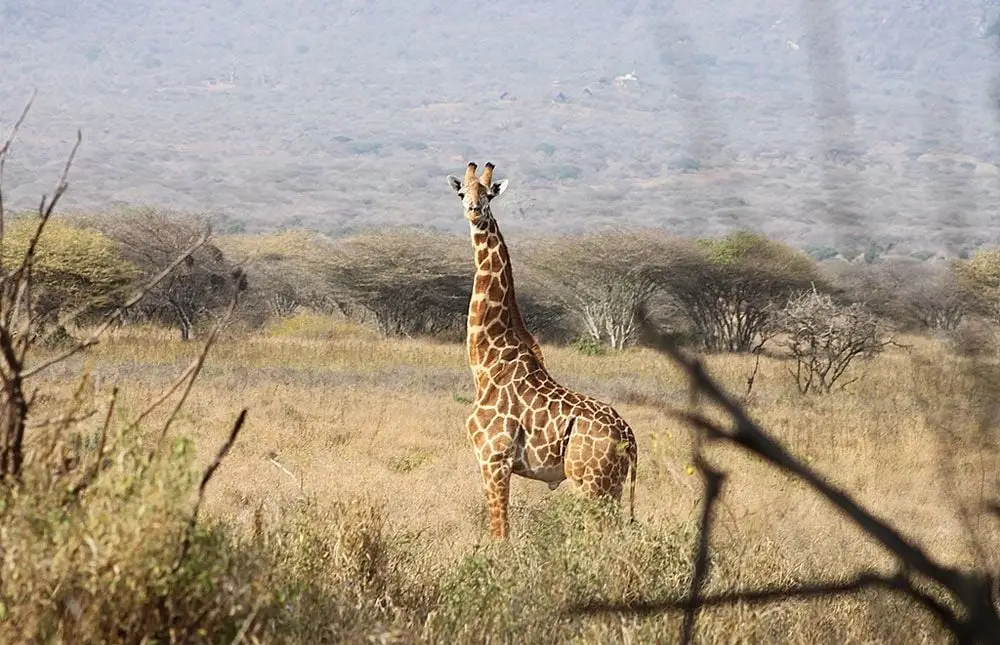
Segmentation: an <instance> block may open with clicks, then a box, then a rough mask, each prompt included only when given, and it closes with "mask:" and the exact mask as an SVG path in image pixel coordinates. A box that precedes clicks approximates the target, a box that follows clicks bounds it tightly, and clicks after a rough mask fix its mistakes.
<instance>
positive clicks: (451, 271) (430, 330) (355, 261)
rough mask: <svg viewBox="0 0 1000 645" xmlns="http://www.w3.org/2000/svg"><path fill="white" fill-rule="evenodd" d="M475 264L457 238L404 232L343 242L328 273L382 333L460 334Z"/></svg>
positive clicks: (343, 296)
mask: <svg viewBox="0 0 1000 645" xmlns="http://www.w3.org/2000/svg"><path fill="white" fill-rule="evenodd" d="M466 244H467V243H466ZM471 264H472V263H471V260H470V258H469V257H468V253H467V251H466V246H465V245H463V241H462V240H461V239H460V238H458V237H457V236H451V235H442V234H436V233H426V232H418V231H402V232H392V233H373V234H366V235H359V236H356V237H351V238H346V239H344V240H340V241H339V242H338V243H337V244H336V245H335V247H334V254H333V256H332V258H331V269H330V270H331V279H332V280H333V283H334V288H335V289H336V292H337V294H339V295H338V299H342V300H343V301H344V302H345V304H346V306H347V307H349V308H351V309H353V310H354V313H355V314H357V312H358V311H362V312H365V313H366V314H367V315H368V316H370V317H371V320H372V322H374V324H375V326H376V328H377V329H378V330H379V332H380V333H381V334H383V335H385V336H410V335H416V334H429V335H438V334H451V335H460V333H461V331H462V330H463V329H464V324H465V314H466V312H467V310H468V306H469V296H470V294H471V293H472V269H471Z"/></svg>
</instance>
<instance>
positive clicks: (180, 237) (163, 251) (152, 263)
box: [82, 207, 235, 340]
mask: <svg viewBox="0 0 1000 645" xmlns="http://www.w3.org/2000/svg"><path fill="white" fill-rule="evenodd" d="M82 221H83V222H84V223H85V224H86V225H88V226H93V227H95V228H97V229H98V230H100V231H101V232H103V233H104V234H105V235H107V236H108V237H110V238H111V239H113V240H115V241H116V242H117V243H118V244H119V246H120V248H121V253H122V256H123V257H124V258H125V259H127V260H128V261H130V262H131V263H132V264H133V265H135V266H136V267H137V268H138V269H139V272H140V276H141V277H140V280H147V279H149V277H150V276H153V275H156V274H157V273H159V272H160V271H162V270H163V268H164V267H165V266H167V265H169V264H170V263H171V262H172V261H173V259H174V258H176V257H177V256H178V255H179V254H180V253H181V252H182V251H183V250H184V249H185V248H186V247H187V246H189V245H190V244H191V242H192V241H193V240H195V239H197V238H198V236H199V235H200V233H201V231H202V230H204V228H205V224H204V223H203V222H201V221H199V219H198V218H195V217H191V216H185V215H180V214H174V213H169V212H166V211H163V210H159V209H155V208H146V207H126V208H118V209H115V210H112V211H110V212H108V213H105V214H101V215H99V216H95V217H91V218H87V219H84V220H82ZM234 269H235V267H234V265H233V264H232V263H231V262H230V261H229V260H228V259H227V258H226V256H225V254H224V253H223V252H222V250H221V249H219V247H218V246H216V245H215V244H211V243H208V244H205V245H204V246H202V247H200V248H199V249H198V250H197V251H195V252H194V253H192V254H190V255H189V256H187V257H186V258H185V260H184V262H183V263H182V265H181V266H180V267H179V270H178V271H176V272H172V273H171V274H170V275H169V276H168V277H167V279H166V280H164V281H163V282H161V283H159V284H157V285H156V287H155V288H153V289H152V290H151V291H150V293H148V294H147V295H146V297H145V298H143V300H142V302H140V303H138V304H136V305H135V306H134V307H131V308H130V311H129V315H130V316H131V317H133V318H139V319H146V320H151V321H154V322H157V323H161V324H167V325H172V326H175V327H176V328H177V329H178V331H179V332H180V337H181V339H182V340H189V339H190V338H191V332H192V329H193V327H194V326H195V325H196V324H197V323H198V322H199V321H200V320H201V319H203V318H204V317H205V316H206V315H207V314H209V313H211V312H214V311H219V310H221V309H222V308H224V307H225V306H226V304H227V303H228V302H229V300H230V299H231V297H232V292H231V286H232V283H231V280H230V276H231V275H232V273H233V271H234Z"/></svg>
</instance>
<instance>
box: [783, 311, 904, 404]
mask: <svg viewBox="0 0 1000 645" xmlns="http://www.w3.org/2000/svg"><path fill="white" fill-rule="evenodd" d="M774 329H775V331H776V332H777V333H778V334H779V336H778V344H779V346H781V347H783V348H785V349H786V350H787V351H788V353H789V354H790V355H791V357H792V360H794V361H795V368H794V369H793V370H791V372H792V375H793V376H794V377H795V383H796V385H797V387H798V389H799V392H800V393H802V394H807V393H809V392H821V393H824V394H829V392H830V390H832V389H833V386H834V385H835V384H837V382H839V381H841V378H842V377H843V376H844V374H845V373H846V372H847V369H848V368H849V367H850V366H851V364H852V363H854V362H855V360H863V361H867V360H870V359H872V358H874V357H876V356H878V355H879V354H880V353H881V352H882V349H883V348H884V347H885V345H886V343H887V342H888V336H887V335H886V330H885V329H884V327H883V325H882V323H880V322H879V319H878V318H877V317H876V316H875V315H874V314H872V313H871V312H869V311H867V310H866V309H865V308H864V307H863V306H862V305H861V304H860V303H851V304H849V305H840V304H838V303H836V302H835V301H834V299H833V298H832V297H831V296H830V295H829V294H821V293H818V292H816V291H806V292H803V293H801V294H799V295H797V296H795V297H793V298H791V299H789V301H788V304H787V305H785V307H784V309H782V310H781V312H780V313H779V314H778V316H777V318H776V320H775V322H774ZM854 380H856V379H851V380H850V381H847V382H842V383H841V387H844V386H846V385H847V384H849V383H852V382H853V381H854Z"/></svg>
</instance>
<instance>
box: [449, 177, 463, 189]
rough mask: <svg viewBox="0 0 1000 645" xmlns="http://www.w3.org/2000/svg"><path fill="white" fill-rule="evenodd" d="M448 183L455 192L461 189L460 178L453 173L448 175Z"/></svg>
mask: <svg viewBox="0 0 1000 645" xmlns="http://www.w3.org/2000/svg"><path fill="white" fill-rule="evenodd" d="M448 185H449V186H451V189H452V190H454V191H455V192H456V193H457V192H458V191H460V190H462V180H461V179H459V178H458V177H456V176H455V175H448Z"/></svg>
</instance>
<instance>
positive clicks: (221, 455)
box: [174, 408, 247, 571]
mask: <svg viewBox="0 0 1000 645" xmlns="http://www.w3.org/2000/svg"><path fill="white" fill-rule="evenodd" d="M246 418H247V409H246V408H243V409H242V410H241V411H240V414H239V416H237V417H236V422H235V423H233V428H232V430H230V431H229V437H227V438H226V441H225V442H224V443H223V444H222V445H221V446H220V447H219V450H218V452H217V453H216V454H215V459H213V460H212V463H210V464H209V465H208V468H206V469H205V472H204V474H203V475H202V476H201V483H200V484H199V485H198V498H197V500H196V501H195V504H194V509H193V510H192V511H191V517H190V518H189V519H188V525H187V530H186V531H185V532H184V540H183V541H182V542H181V548H180V553H179V554H178V556H177V561H176V562H175V563H174V571H176V570H177V569H178V568H180V566H181V564H183V563H184V558H186V557H187V554H188V550H189V549H190V548H191V539H192V536H193V534H194V528H195V526H196V525H197V523H198V512H199V511H200V510H201V504H202V502H203V501H204V499H205V489H206V488H207V487H208V483H209V482H210V481H212V477H213V476H214V475H215V471H216V470H218V469H219V466H220V465H222V460H223V459H225V458H226V455H227V454H229V450H230V449H231V448H232V447H233V444H234V443H236V438H237V437H238V436H239V434H240V430H242V429H243V424H244V423H245V422H246Z"/></svg>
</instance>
